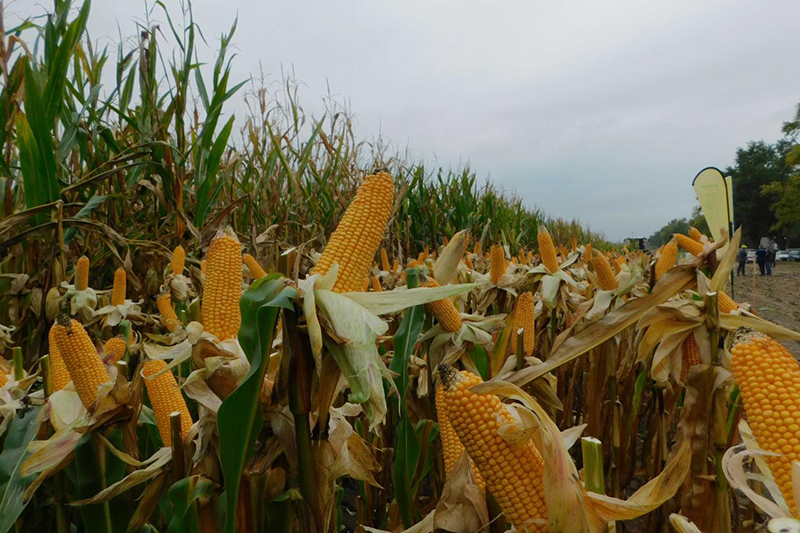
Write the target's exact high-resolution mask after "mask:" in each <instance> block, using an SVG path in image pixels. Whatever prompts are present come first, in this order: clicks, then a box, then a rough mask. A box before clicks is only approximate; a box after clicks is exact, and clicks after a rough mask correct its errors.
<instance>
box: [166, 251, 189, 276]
mask: <svg viewBox="0 0 800 533" xmlns="http://www.w3.org/2000/svg"><path fill="white" fill-rule="evenodd" d="M185 266H186V251H185V250H184V249H183V246H181V245H180V244H179V245H178V246H176V247H175V249H174V250H173V251H172V261H170V268H171V269H172V274H173V275H174V276H177V275H179V274H183V268H184V267H185Z"/></svg>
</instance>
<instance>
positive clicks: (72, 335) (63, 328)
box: [52, 314, 110, 409]
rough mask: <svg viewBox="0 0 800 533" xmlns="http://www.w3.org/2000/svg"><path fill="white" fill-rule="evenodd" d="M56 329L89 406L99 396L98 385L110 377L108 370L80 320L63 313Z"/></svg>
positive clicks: (77, 386)
mask: <svg viewBox="0 0 800 533" xmlns="http://www.w3.org/2000/svg"><path fill="white" fill-rule="evenodd" d="M52 329H54V330H55V331H54V332H53V336H54V338H55V341H56V345H57V346H58V351H59V353H60V354H61V357H62V358H63V360H64V364H65V365H66V367H67V370H68V371H69V376H70V378H71V379H72V382H73V384H74V385H75V390H76V391H77V392H78V396H79V397H80V399H81V403H83V405H84V407H86V408H87V409H89V407H91V406H92V404H93V403H94V401H95V400H96V399H97V388H98V387H99V386H100V385H102V384H103V383H105V382H107V381H108V380H109V379H110V378H109V376H108V371H107V370H106V367H105V365H104V364H103V362H102V361H101V360H100V357H98V355H97V350H96V349H95V347H94V344H93V343H92V340H91V339H90V338H89V334H88V333H86V330H85V329H83V326H82V325H81V324H80V322H78V321H77V320H70V318H69V317H68V316H67V315H64V314H61V315H59V316H58V319H57V321H56V323H55V324H54V325H53V328H52Z"/></svg>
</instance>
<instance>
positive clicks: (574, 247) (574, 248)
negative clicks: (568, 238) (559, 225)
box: [571, 235, 578, 250]
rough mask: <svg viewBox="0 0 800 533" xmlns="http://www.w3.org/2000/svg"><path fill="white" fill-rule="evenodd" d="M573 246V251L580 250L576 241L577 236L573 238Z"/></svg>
mask: <svg viewBox="0 0 800 533" xmlns="http://www.w3.org/2000/svg"><path fill="white" fill-rule="evenodd" d="M571 245H572V250H577V249H578V241H577V240H576V239H575V235H573V236H572V242H571Z"/></svg>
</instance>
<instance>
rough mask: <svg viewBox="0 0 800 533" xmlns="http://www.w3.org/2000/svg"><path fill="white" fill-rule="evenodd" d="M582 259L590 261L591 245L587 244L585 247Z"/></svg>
mask: <svg viewBox="0 0 800 533" xmlns="http://www.w3.org/2000/svg"><path fill="white" fill-rule="evenodd" d="M583 257H584V258H585V259H586V260H587V261H591V259H592V243H589V244H587V245H586V248H585V249H584V252H583Z"/></svg>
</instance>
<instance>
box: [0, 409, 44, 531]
mask: <svg viewBox="0 0 800 533" xmlns="http://www.w3.org/2000/svg"><path fill="white" fill-rule="evenodd" d="M39 409H40V408H39V407H35V408H34V409H33V410H32V411H30V412H28V413H26V414H25V416H24V417H20V416H17V417H16V418H14V420H12V421H11V424H10V425H9V427H8V433H7V434H6V438H5V442H4V443H3V453H0V533H6V532H7V531H8V530H10V529H11V528H12V527H13V526H14V522H15V521H16V520H17V517H18V516H19V515H20V513H22V511H23V510H24V509H25V506H26V505H27V504H28V502H26V501H23V499H22V493H23V492H25V490H26V489H27V488H28V486H30V484H31V483H32V482H33V480H34V479H36V474H32V475H30V476H27V477H22V476H21V475H20V467H21V466H22V463H23V462H24V461H25V459H27V458H28V457H29V456H30V454H29V453H27V452H26V448H27V447H28V443H29V442H31V441H32V440H33V439H34V438H35V437H36V432H37V431H38V430H39V424H37V423H36V417H37V416H38V414H39Z"/></svg>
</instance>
